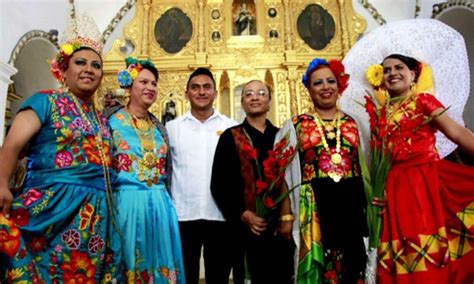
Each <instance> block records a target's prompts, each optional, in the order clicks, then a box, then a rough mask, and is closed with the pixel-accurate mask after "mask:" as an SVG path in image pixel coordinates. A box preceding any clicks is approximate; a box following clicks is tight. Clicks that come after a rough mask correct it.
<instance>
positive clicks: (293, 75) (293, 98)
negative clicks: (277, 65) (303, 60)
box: [287, 64, 299, 115]
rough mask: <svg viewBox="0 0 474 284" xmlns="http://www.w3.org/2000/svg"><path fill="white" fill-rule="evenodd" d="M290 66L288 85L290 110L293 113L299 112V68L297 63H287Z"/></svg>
mask: <svg viewBox="0 0 474 284" xmlns="http://www.w3.org/2000/svg"><path fill="white" fill-rule="evenodd" d="M287 68H288V86H289V88H290V112H291V115H295V114H298V112H299V110H298V92H297V91H296V86H297V85H296V84H297V83H298V81H299V80H298V79H299V77H298V72H297V71H296V70H297V69H298V65H297V64H294V65H293V64H292V65H287Z"/></svg>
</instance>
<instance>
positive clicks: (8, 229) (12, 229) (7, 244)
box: [0, 213, 20, 257]
mask: <svg viewBox="0 0 474 284" xmlns="http://www.w3.org/2000/svg"><path fill="white" fill-rule="evenodd" d="M19 248H20V229H18V226H17V225H16V224H15V223H14V222H13V221H12V220H9V219H7V218H5V217H4V216H3V214H2V213H0V252H2V253H4V254H6V255H7V256H9V257H13V256H14V255H15V254H16V252H17V251H18V249H19Z"/></svg>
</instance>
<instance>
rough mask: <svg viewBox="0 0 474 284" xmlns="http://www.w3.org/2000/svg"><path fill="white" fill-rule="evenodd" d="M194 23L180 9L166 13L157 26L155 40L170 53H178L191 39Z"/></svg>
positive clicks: (172, 9)
mask: <svg viewBox="0 0 474 284" xmlns="http://www.w3.org/2000/svg"><path fill="white" fill-rule="evenodd" d="M192 34H193V23H192V21H191V19H190V18H189V17H188V16H187V15H186V14H185V13H184V12H183V11H182V10H181V9H179V8H176V7H174V8H171V9H169V10H168V11H166V12H165V13H164V14H163V15H162V16H161V17H160V18H159V19H158V20H157V21H156V24H155V39H156V42H157V43H158V44H159V45H160V47H161V48H162V49H163V50H164V51H166V52H168V53H178V52H179V51H181V49H183V48H184V47H185V46H186V44H187V43H188V42H189V40H190V39H191V36H192Z"/></svg>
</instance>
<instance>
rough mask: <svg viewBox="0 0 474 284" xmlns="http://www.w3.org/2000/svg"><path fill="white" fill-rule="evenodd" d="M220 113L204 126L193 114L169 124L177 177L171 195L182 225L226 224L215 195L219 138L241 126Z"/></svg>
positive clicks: (215, 113)
mask: <svg viewBox="0 0 474 284" xmlns="http://www.w3.org/2000/svg"><path fill="white" fill-rule="evenodd" d="M237 124H238V123H237V122H235V121H233V120H232V119H230V118H228V117H226V116H225V115H222V114H220V113H219V112H217V111H216V110H214V113H213V114H212V115H211V116H210V117H209V118H208V119H207V120H206V121H204V122H201V121H199V120H198V119H196V118H195V117H194V116H193V115H192V114H191V112H190V111H188V112H187V113H185V114H184V115H182V116H180V117H178V118H176V119H174V120H172V121H169V122H168V123H166V129H167V130H168V135H169V138H170V147H171V156H172V158H173V174H172V180H171V194H172V197H173V201H174V204H175V207H176V210H177V213H178V220H179V221H192V220H199V219H203V220H213V221H224V217H223V216H222V214H221V212H220V210H219V208H217V205H216V203H215V202H214V199H213V198H212V195H211V188H210V184H211V172H212V162H213V161H214V153H215V150H216V146H217V142H218V140H219V136H220V135H221V134H222V132H224V130H226V129H227V128H229V127H231V126H234V125H237Z"/></svg>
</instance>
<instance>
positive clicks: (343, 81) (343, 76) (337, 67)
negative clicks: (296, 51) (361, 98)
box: [302, 58, 349, 94]
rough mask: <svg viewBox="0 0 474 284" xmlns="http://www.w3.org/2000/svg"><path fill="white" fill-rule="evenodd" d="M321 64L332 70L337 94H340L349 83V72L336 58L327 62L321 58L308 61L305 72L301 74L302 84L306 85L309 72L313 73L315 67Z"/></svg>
mask: <svg viewBox="0 0 474 284" xmlns="http://www.w3.org/2000/svg"><path fill="white" fill-rule="evenodd" d="M321 66H326V67H328V68H329V69H330V70H331V71H332V73H333V74H334V76H335V77H336V80H337V86H338V91H339V94H342V92H344V90H345V89H346V88H347V86H348V85H349V74H347V73H346V72H345V68H344V65H343V64H342V62H341V61H340V60H337V59H331V60H329V62H328V61H326V60H324V59H321V58H315V59H313V60H312V61H311V62H310V63H309V66H308V68H307V69H306V73H305V74H304V75H303V80H302V81H303V84H304V85H305V86H306V87H308V86H309V80H310V78H311V74H313V72H314V71H316V70H317V69H319V68H321Z"/></svg>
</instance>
